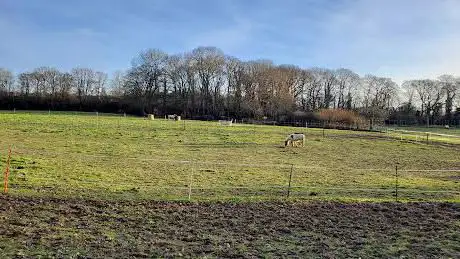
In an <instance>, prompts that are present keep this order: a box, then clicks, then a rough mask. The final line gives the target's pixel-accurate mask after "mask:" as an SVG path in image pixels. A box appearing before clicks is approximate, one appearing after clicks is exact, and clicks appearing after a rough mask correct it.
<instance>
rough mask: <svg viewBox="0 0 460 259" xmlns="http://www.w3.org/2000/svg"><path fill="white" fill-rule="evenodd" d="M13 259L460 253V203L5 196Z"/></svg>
mask: <svg viewBox="0 0 460 259" xmlns="http://www.w3.org/2000/svg"><path fill="white" fill-rule="evenodd" d="M0 253H1V254H2V258H8V257H18V258H22V257H34V258H36V257H39V256H43V257H49V256H52V257H58V258H62V257H64V258H70V257H75V258H86V257H91V258H102V257H117V258H128V257H178V256H185V257H204V256H207V257H247V258H251V257H253V258H255V257H289V258H295V257H302V258H305V257H308V258H312V257H322V258H350V257H356V258H357V257H362V258H371V257H384V258H389V257H390V258H391V257H409V258H416V257H418V258H440V257H442V258H459V257H460V204H449V203H408V204H395V203H355V204H343V203H325V202H322V203H319V202H317V203H281V202H269V203H267V202H265V203H179V202H149V201H142V202H129V201H123V202H122V201H94V200H62V199H38V198H24V197H10V196H3V195H2V196H0Z"/></svg>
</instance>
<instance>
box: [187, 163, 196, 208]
mask: <svg viewBox="0 0 460 259" xmlns="http://www.w3.org/2000/svg"><path fill="white" fill-rule="evenodd" d="M194 168H195V164H192V170H190V175H189V182H188V200H189V201H190V199H191V198H192V180H193V171H194Z"/></svg>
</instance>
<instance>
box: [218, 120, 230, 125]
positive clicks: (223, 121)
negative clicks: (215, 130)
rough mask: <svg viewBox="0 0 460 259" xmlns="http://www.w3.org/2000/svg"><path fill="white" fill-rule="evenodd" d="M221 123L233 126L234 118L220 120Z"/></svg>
mask: <svg viewBox="0 0 460 259" xmlns="http://www.w3.org/2000/svg"><path fill="white" fill-rule="evenodd" d="M219 123H220V125H221V126H232V124H233V120H229V121H227V120H219Z"/></svg>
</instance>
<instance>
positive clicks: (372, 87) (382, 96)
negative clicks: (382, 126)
mask: <svg viewBox="0 0 460 259" xmlns="http://www.w3.org/2000/svg"><path fill="white" fill-rule="evenodd" d="M362 85H363V90H364V96H363V104H362V111H363V113H364V114H365V115H366V117H367V118H368V119H369V125H370V129H372V128H373V126H374V124H375V121H376V120H381V119H383V118H384V117H385V116H387V115H388V113H389V109H390V107H392V104H393V103H392V102H393V101H394V98H395V97H396V95H397V91H398V88H397V84H396V83H395V82H393V81H392V80H391V79H390V78H383V77H377V76H374V75H366V76H365V77H364V78H363V84H362Z"/></svg>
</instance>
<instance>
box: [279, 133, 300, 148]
mask: <svg viewBox="0 0 460 259" xmlns="http://www.w3.org/2000/svg"><path fill="white" fill-rule="evenodd" d="M297 142H300V143H302V147H303V146H305V135H304V134H302V133H293V134H291V135H289V136H288V137H287V138H286V140H285V141H284V146H285V147H287V146H289V145H291V146H294V143H297Z"/></svg>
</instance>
